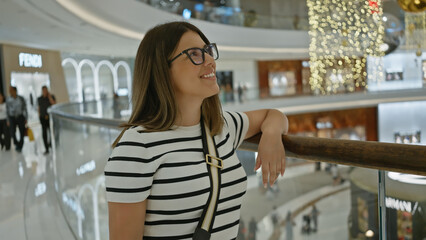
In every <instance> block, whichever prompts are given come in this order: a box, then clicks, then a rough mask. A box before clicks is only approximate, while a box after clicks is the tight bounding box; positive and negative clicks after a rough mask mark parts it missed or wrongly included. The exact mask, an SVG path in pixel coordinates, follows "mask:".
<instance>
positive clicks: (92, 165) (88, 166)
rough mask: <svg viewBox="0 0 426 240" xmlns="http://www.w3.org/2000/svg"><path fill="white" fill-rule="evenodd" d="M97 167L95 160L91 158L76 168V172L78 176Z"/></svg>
mask: <svg viewBox="0 0 426 240" xmlns="http://www.w3.org/2000/svg"><path fill="white" fill-rule="evenodd" d="M95 168H96V163H95V161H94V160H91V161H90V162H87V163H85V164H83V165H81V166H80V167H79V168H77V169H76V170H75V173H76V174H77V176H80V175H83V174H85V173H88V172H92V171H93V170H95Z"/></svg>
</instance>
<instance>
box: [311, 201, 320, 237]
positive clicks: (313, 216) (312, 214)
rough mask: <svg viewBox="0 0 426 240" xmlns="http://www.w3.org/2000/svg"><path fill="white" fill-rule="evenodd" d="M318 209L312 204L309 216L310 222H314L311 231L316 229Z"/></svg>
mask: <svg viewBox="0 0 426 240" xmlns="http://www.w3.org/2000/svg"><path fill="white" fill-rule="evenodd" d="M319 213H320V212H319V211H318V209H317V207H316V206H315V204H314V205H312V211H311V218H312V223H313V224H314V227H313V229H312V231H313V232H316V231H317V230H318V215H319Z"/></svg>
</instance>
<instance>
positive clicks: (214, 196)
mask: <svg viewBox="0 0 426 240" xmlns="http://www.w3.org/2000/svg"><path fill="white" fill-rule="evenodd" d="M200 124H201V135H202V140H203V152H204V156H205V159H206V163H207V171H208V172H209V177H210V195H209V198H208V200H207V203H206V206H205V207H204V211H203V214H202V215H201V218H200V221H199V222H198V226H197V228H196V229H195V232H194V236H193V239H194V240H201V239H210V236H211V229H212V228H213V223H214V219H215V216H216V209H217V204H218V200H219V194H220V183H221V178H220V171H221V169H222V168H223V162H222V159H220V158H218V157H217V156H219V154H218V152H217V149H216V144H215V142H214V138H213V137H212V136H211V135H210V130H209V128H208V127H207V126H206V125H205V123H204V120H203V118H201V121H200Z"/></svg>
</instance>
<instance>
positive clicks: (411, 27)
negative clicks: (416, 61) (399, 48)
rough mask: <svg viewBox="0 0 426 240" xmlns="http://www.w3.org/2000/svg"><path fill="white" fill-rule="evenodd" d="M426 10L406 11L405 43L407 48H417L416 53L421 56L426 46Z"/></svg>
mask: <svg viewBox="0 0 426 240" xmlns="http://www.w3.org/2000/svg"><path fill="white" fill-rule="evenodd" d="M425 36H426V12H425V11H424V12H420V13H409V12H406V13H405V38H406V41H405V45H406V48H407V49H416V55H417V56H419V57H420V56H421V54H422V48H423V47H424V46H426V38H425Z"/></svg>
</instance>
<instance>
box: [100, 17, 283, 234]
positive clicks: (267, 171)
mask: <svg viewBox="0 0 426 240" xmlns="http://www.w3.org/2000/svg"><path fill="white" fill-rule="evenodd" d="M218 58H219V52H218V49H217V46H216V44H214V43H210V42H209V40H208V39H207V38H206V37H205V35H204V34H203V33H202V32H201V31H200V30H199V29H198V28H197V27H195V26H194V25H192V24H190V23H188V22H170V23H166V24H162V25H159V26H156V27H154V28H153V29H151V30H149V31H148V32H147V33H146V35H145V37H144V39H143V40H142V42H141V44H140V46H139V49H138V53H137V55H136V59H135V72H134V78H133V84H132V87H133V91H132V103H133V104H132V106H133V111H132V115H131V116H130V119H129V121H128V122H127V124H125V125H124V127H125V129H124V130H123V132H122V134H121V135H120V136H119V137H118V138H117V140H116V141H115V143H114V144H113V147H114V149H113V151H112V154H111V157H110V158H109V159H108V163H107V164H106V167H105V185H106V193H107V200H108V213H109V231H110V233H109V237H110V239H111V240H115V239H142V238H144V239H160V238H161V239H191V238H194V239H209V238H210V239H235V238H236V237H237V234H238V223H239V220H240V207H241V201H242V196H243V195H244V193H245V192H246V187H247V176H246V174H245V172H244V169H243V167H242V165H241V163H240V162H239V160H238V158H237V155H236V149H237V148H238V146H239V145H240V144H241V143H242V141H243V140H244V139H246V138H249V137H251V136H254V135H255V134H257V133H260V132H262V133H263V134H262V137H261V139H260V143H259V149H258V153H259V154H258V158H257V161H256V169H259V168H260V167H261V166H262V173H263V183H264V185H265V187H266V185H267V184H268V183H269V184H273V183H274V182H275V180H276V179H277V177H278V174H283V173H284V168H285V156H284V147H283V144H282V134H286V133H287V129H288V122H287V118H286V116H285V115H284V114H282V113H281V112H279V111H277V110H271V109H265V110H257V111H250V112H245V113H244V112H222V109H221V105H220V101H219V97H218V93H219V86H218V84H217V80H216V75H215V73H216V62H215V60H217V59H218ZM209 135H211V136H212V137H210V136H209ZM260 207H261V206H260Z"/></svg>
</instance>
